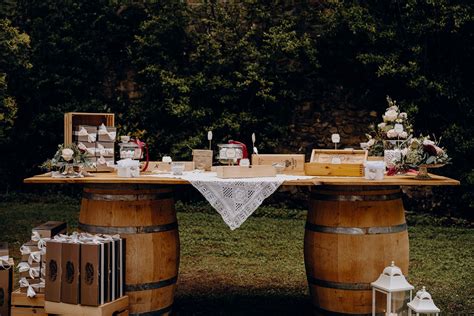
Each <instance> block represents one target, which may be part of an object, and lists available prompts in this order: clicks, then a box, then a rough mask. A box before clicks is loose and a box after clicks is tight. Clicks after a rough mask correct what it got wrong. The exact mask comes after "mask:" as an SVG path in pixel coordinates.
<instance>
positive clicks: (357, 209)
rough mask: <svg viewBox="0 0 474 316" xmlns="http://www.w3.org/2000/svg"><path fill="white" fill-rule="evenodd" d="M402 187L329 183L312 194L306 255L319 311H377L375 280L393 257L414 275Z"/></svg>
mask: <svg viewBox="0 0 474 316" xmlns="http://www.w3.org/2000/svg"><path fill="white" fill-rule="evenodd" d="M401 197H402V193H401V190H400V188H399V187H397V186H384V187H382V186H380V187H374V186H360V187H355V186H352V187H346V186H323V187H319V188H317V189H316V190H313V191H312V193H311V200H310V205H309V211H308V217H307V221H306V230H305V242H304V256H305V266H306V275H307V278H308V283H309V289H310V294H311V298H312V302H313V305H314V308H315V314H318V315H340V314H353V315H371V312H372V292H371V286H370V283H371V282H373V281H375V280H376V279H377V278H378V277H379V275H380V273H382V271H383V269H384V268H385V267H386V266H389V265H390V263H391V261H395V264H396V265H397V266H398V267H400V268H401V269H402V272H403V273H404V274H405V275H406V274H407V273H408V259H409V258H408V255H409V254H408V233H407V225H406V222H405V214H404V210H403V203H402V199H401Z"/></svg>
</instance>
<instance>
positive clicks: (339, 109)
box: [278, 102, 381, 158]
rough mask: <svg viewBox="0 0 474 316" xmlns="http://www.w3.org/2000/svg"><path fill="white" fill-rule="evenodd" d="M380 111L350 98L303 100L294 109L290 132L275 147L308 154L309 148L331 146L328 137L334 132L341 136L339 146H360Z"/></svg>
mask: <svg viewBox="0 0 474 316" xmlns="http://www.w3.org/2000/svg"><path fill="white" fill-rule="evenodd" d="M380 115H381V114H378V113H377V112H376V111H374V110H370V109H363V108H359V107H357V106H355V105H353V104H351V103H349V102H334V103H333V104H327V103H313V102H305V103H303V104H302V105H301V106H299V107H297V108H296V109H295V113H294V117H293V123H292V124H291V126H290V127H291V133H290V136H289V137H288V139H287V140H286V141H283V142H282V145H281V148H279V150H278V151H279V152H292V153H297V152H301V153H305V154H306V156H307V158H309V156H310V155H311V150H312V149H332V148H334V144H333V143H332V141H331V135H332V134H334V133H338V134H339V135H340V136H341V143H340V144H339V145H338V148H348V147H350V148H354V149H360V143H361V142H364V141H367V138H366V136H365V134H366V133H367V132H368V130H369V125H370V124H372V123H374V122H377V121H380V120H381V118H379V116H380Z"/></svg>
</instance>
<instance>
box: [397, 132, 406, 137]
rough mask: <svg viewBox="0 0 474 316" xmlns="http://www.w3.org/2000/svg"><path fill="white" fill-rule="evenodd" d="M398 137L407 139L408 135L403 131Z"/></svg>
mask: <svg viewBox="0 0 474 316" xmlns="http://www.w3.org/2000/svg"><path fill="white" fill-rule="evenodd" d="M398 136H399V137H400V138H407V137H408V133H407V132H405V131H403V132H401V133H399V134H398Z"/></svg>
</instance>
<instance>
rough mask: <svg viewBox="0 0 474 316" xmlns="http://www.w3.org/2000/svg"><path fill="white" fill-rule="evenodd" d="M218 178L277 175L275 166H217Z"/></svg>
mask: <svg viewBox="0 0 474 316" xmlns="http://www.w3.org/2000/svg"><path fill="white" fill-rule="evenodd" d="M215 170H216V172H217V177H218V178H223V179H229V178H258V177H275V176H276V169H275V168H274V167H273V166H250V167H241V166H219V167H216V168H215Z"/></svg>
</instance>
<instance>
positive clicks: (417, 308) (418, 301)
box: [407, 286, 441, 316]
mask: <svg viewBox="0 0 474 316" xmlns="http://www.w3.org/2000/svg"><path fill="white" fill-rule="evenodd" d="M407 305H408V316H412V315H413V313H415V315H416V316H420V315H433V314H434V315H436V316H439V313H440V312H441V310H440V309H439V308H438V307H437V306H436V305H435V304H434V302H433V299H432V298H431V295H430V293H428V292H427V291H426V287H424V286H423V288H422V289H421V290H420V291H418V292H416V295H415V298H413V300H410V303H408V304H407Z"/></svg>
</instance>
